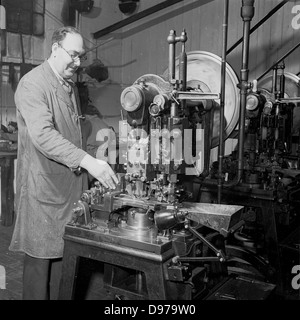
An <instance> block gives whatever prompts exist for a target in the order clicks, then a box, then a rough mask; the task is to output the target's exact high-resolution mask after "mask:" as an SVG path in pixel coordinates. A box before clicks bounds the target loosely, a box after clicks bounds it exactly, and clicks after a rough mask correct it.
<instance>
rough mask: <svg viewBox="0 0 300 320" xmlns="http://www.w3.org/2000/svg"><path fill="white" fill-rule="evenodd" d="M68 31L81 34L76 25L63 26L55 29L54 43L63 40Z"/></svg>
mask: <svg viewBox="0 0 300 320" xmlns="http://www.w3.org/2000/svg"><path fill="white" fill-rule="evenodd" d="M68 33H77V34H80V32H79V31H78V30H77V29H76V28H74V27H70V26H66V27H61V28H59V29H57V30H55V31H54V33H53V35H52V44H53V43H55V42H57V43H60V42H61V41H63V40H64V39H65V37H66V36H67V34H68Z"/></svg>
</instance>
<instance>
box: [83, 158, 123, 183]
mask: <svg viewBox="0 0 300 320" xmlns="http://www.w3.org/2000/svg"><path fill="white" fill-rule="evenodd" d="M80 166H81V167H82V168H84V169H86V170H87V171H88V172H89V173H90V174H91V175H92V176H93V177H94V178H96V179H97V180H98V181H99V182H100V183H101V184H102V185H103V186H104V187H106V188H110V189H115V188H116V184H118V182H119V181H118V178H117V176H116V174H115V173H114V171H113V170H112V168H111V167H110V165H109V164H108V163H107V162H105V161H103V160H99V159H95V158H93V157H92V156H90V155H89V154H87V155H86V156H85V157H84V158H83V159H82V161H81V163H80Z"/></svg>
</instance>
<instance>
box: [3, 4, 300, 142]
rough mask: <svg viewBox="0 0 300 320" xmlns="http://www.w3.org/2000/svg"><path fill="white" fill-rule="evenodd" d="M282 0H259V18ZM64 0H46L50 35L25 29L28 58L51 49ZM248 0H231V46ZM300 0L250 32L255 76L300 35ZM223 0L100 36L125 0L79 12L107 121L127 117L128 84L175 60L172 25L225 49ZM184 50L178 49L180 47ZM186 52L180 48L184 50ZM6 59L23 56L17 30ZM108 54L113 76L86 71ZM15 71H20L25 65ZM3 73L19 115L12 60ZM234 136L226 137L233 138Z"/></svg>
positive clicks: (6, 108)
mask: <svg viewBox="0 0 300 320" xmlns="http://www.w3.org/2000/svg"><path fill="white" fill-rule="evenodd" d="M161 2H164V1H162V0H151V1H147V0H141V1H140V4H139V7H138V11H137V13H138V12H142V11H143V10H146V9H148V8H150V7H152V6H154V5H156V4H158V3H161ZM281 2H282V1H279V0H265V1H259V0H256V1H255V15H254V18H253V20H252V22H251V26H254V25H255V24H256V23H257V22H258V21H259V20H260V19H262V18H263V17H264V16H265V15H266V14H267V13H268V12H269V11H270V10H271V9H272V8H274V7H275V6H276V5H277V4H279V3H281ZM66 3H67V0H65V1H58V0H47V1H46V3H45V5H46V11H45V38H41V37H33V36H23V42H24V53H25V60H26V62H27V63H32V64H40V63H41V62H42V61H44V59H46V58H47V57H48V55H49V50H50V38H51V35H52V32H53V30H54V29H56V28H57V27H58V26H62V25H63V24H67V19H66ZM241 5H242V1H241V0H230V1H229V22H228V43H227V48H230V47H231V46H232V45H233V44H234V43H235V42H236V41H237V40H238V39H240V38H241V37H242V35H243V21H242V18H241V16H240V10H241ZM297 5H300V3H299V1H288V2H287V3H286V4H285V5H284V6H283V7H282V8H281V9H280V10H279V11H278V12H277V13H275V14H274V16H273V17H272V18H271V19H269V20H268V21H267V22H266V23H265V24H264V25H263V26H261V27H260V28H259V29H258V30H256V31H255V32H254V33H253V34H252V35H251V39H250V55H249V70H250V73H249V78H250V80H253V79H255V78H257V77H258V76H260V75H261V74H262V73H263V72H264V71H265V70H266V69H267V68H269V67H270V66H271V65H272V64H273V63H274V62H275V61H276V60H278V59H279V58H280V57H282V56H283V55H284V54H285V53H286V52H288V51H289V50H291V49H292V48H293V47H294V46H295V45H296V44H297V43H298V42H299V40H300V35H299V30H298V24H297V22H298V19H297V13H298V11H297ZM223 9H224V1H223V0H203V1H200V0H184V1H181V2H179V3H177V4H175V5H172V6H170V7H168V8H166V9H163V10H161V11H160V12H157V13H155V14H152V15H150V16H148V17H145V18H143V19H141V20H139V21H136V22H134V23H132V24H130V25H128V26H126V27H124V28H122V29H119V30H116V31H114V32H112V33H110V34H107V35H105V36H103V37H101V38H99V39H95V38H94V37H93V34H94V33H95V32H97V31H99V30H102V29H104V28H106V27H108V26H110V25H112V24H114V23H117V22H119V21H121V20H122V19H126V18H128V16H126V15H124V14H122V12H120V10H119V7H118V0H109V1H108V0H95V1H94V7H93V9H92V11H90V12H89V13H82V14H78V15H77V16H76V25H77V27H78V28H79V29H80V30H81V32H82V33H83V36H84V38H85V41H86V45H87V48H88V49H89V48H95V47H96V48H95V49H94V50H91V51H90V52H89V53H88V60H87V61H86V62H85V63H84V64H83V65H82V66H83V72H82V74H81V75H80V81H85V82H86V84H87V85H88V88H89V93H90V99H91V101H92V103H93V104H94V105H96V107H97V108H99V110H100V111H101V113H102V114H103V115H104V117H106V121H107V122H108V123H109V124H112V125H114V126H115V127H116V129H118V128H117V122H118V121H119V120H120V117H121V114H120V102H119V97H120V94H121V92H122V90H123V89H124V88H125V87H127V86H129V85H131V84H132V83H133V82H134V81H135V80H136V79H137V78H139V77H140V76H141V75H143V74H147V73H153V74H158V75H161V74H163V73H164V71H165V70H166V69H167V66H168V44H167V36H168V34H169V32H170V30H171V29H174V30H175V31H176V32H177V34H180V33H181V31H182V30H183V28H184V29H185V30H186V32H187V36H188V41H187V43H186V50H187V51H196V50H201V51H207V52H211V53H214V54H216V55H218V56H221V53H222V20H223ZM178 50H179V49H178ZM178 53H179V51H178ZM298 56H299V50H295V51H294V52H293V53H292V54H291V55H290V56H289V57H288V58H286V59H285V61H284V62H285V65H286V69H285V70H286V71H288V72H292V73H294V74H297V73H298V72H299V71H300V65H299V59H298ZM3 60H4V61H8V62H16V63H17V62H21V53H20V41H19V35H18V34H12V33H8V35H7V55H6V56H4V57H3ZM95 61H96V62H97V61H101V62H102V63H103V64H104V65H105V66H107V67H108V71H109V78H108V79H107V80H105V81H103V82H101V83H99V82H98V81H97V80H95V79H92V78H91V77H89V76H88V75H87V74H85V73H84V67H86V66H87V65H89V64H91V63H93V62H95ZM227 61H228V63H229V64H230V65H231V67H232V68H233V69H234V71H235V72H236V74H237V76H238V77H239V73H240V68H241V63H242V45H239V46H238V47H237V48H236V49H235V50H234V51H232V52H231V53H230V54H229V55H228V56H227ZM15 68H16V72H18V68H17V67H15ZM2 74H3V76H2V80H3V82H2V97H1V109H2V113H1V115H2V123H4V124H5V123H6V122H8V121H10V120H14V119H13V118H14V116H15V108H14V102H13V88H12V85H11V83H9V70H8V66H5V65H4V66H3V73H2ZM228 143H229V144H230V143H231V142H227V144H228Z"/></svg>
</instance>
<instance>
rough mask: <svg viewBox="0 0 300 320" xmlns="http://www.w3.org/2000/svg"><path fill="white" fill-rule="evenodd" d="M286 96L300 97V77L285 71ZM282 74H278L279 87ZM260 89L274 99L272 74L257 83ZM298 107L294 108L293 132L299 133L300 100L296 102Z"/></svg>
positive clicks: (267, 96) (294, 133) (266, 95)
mask: <svg viewBox="0 0 300 320" xmlns="http://www.w3.org/2000/svg"><path fill="white" fill-rule="evenodd" d="M284 75H285V88H284V97H285V98H296V97H300V78H299V77H298V76H296V75H295V74H293V73H290V72H285V73H284ZM279 84H280V74H279V73H278V74H277V88H278V89H279ZM257 87H258V91H260V92H261V94H262V95H264V96H265V97H266V98H268V99H271V100H272V96H273V93H272V88H273V75H272V74H270V75H268V76H266V77H264V78H263V79H261V80H260V81H258V83H257ZM296 106H297V107H296V108H294V110H293V128H292V134H293V135H298V134H299V130H300V108H299V107H300V102H297V103H296Z"/></svg>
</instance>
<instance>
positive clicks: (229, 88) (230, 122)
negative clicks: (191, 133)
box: [164, 51, 240, 148]
mask: <svg viewBox="0 0 300 320" xmlns="http://www.w3.org/2000/svg"><path fill="white" fill-rule="evenodd" d="M221 67H222V60H221V58H220V57H219V56H217V55H215V54H213V53H210V52H206V51H191V52H187V86H188V87H192V88H195V89H200V90H201V91H202V92H204V93H206V92H210V93H221ZM175 76H176V79H178V77H179V59H178V58H177V59H176V62H175ZM164 77H165V78H167V77H168V70H166V71H165V72H164ZM238 83H239V80H238V77H237V75H236V73H235V71H234V70H233V69H232V68H231V66H230V65H229V64H228V63H226V77H225V102H224V118H225V123H224V139H227V138H228V137H229V136H230V134H231V133H232V132H233V130H234V129H235V128H236V126H237V123H238V120H239V110H240V103H239V101H240V97H239V89H238V87H237V85H238ZM215 101H216V103H217V107H216V108H215V111H214V125H213V132H212V144H211V147H212V148H214V147H216V146H217V145H218V144H219V132H220V108H219V105H220V100H219V99H218V100H215Z"/></svg>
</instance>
